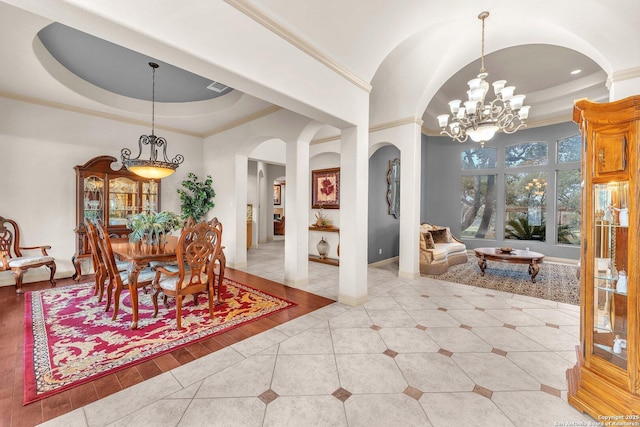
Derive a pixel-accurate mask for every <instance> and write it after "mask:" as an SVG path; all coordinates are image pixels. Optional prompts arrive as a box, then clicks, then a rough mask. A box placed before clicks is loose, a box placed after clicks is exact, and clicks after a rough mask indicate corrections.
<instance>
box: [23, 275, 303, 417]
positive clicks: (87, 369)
mask: <svg viewBox="0 0 640 427" xmlns="http://www.w3.org/2000/svg"><path fill="white" fill-rule="evenodd" d="M93 287H94V284H93V283H86V284H82V285H76V286H68V287H59V288H51V289H46V290H42V291H33V292H28V293H26V294H25V297H26V298H25V304H26V306H25V321H24V325H25V331H24V404H25V405H26V404H28V403H31V402H34V401H36V400H39V399H43V398H45V397H47V396H50V395H52V394H55V393H59V392H61V391H63V390H67V389H69V388H72V387H75V386H77V385H80V384H82V383H85V382H88V381H92V380H95V379H96V378H99V377H101V376H104V375H107V374H110V373H113V372H114V371H117V370H121V369H124V368H127V367H129V366H131V365H134V364H137V363H141V362H144V361H145V360H148V359H150V358H152V357H156V356H159V355H161V354H163V353H167V352H170V351H173V350H175V349H177V348H179V347H183V346H186V345H188V344H192V343H194V342H197V341H200V340H203V339H206V338H209V337H211V336H213V335H215V334H219V333H222V332H226V331H228V330H230V329H232V328H235V327H238V326H240V325H243V324H246V323H248V322H252V321H255V320H257V319H260V318H263V317H265V316H267V315H269V314H273V313H275V312H278V311H281V310H284V309H287V308H290V307H294V306H295V305H297V304H295V303H292V302H290V301H286V300H283V299H280V298H277V297H274V296H273V295H269V294H267V293H265V292H262V291H259V290H257V289H254V288H251V287H249V286H247V285H243V284H241V283H238V282H235V281H233V280H229V279H225V283H224V285H223V286H222V292H221V294H222V298H221V300H222V303H221V304H218V305H216V306H215V313H214V314H215V318H214V319H213V321H212V322H211V321H209V305H208V302H207V301H206V297H205V296H200V298H199V303H200V304H199V305H198V306H197V307H194V306H193V298H191V297H188V298H186V299H185V301H184V303H183V309H182V316H183V319H182V326H183V328H185V329H184V330H183V331H178V330H177V329H176V321H175V307H174V306H173V305H170V307H169V309H166V308H165V307H164V306H163V305H162V302H161V301H160V310H159V313H158V317H157V318H155V319H154V318H153V317H152V315H153V302H152V300H151V295H150V294H144V293H142V292H141V293H140V298H139V322H138V325H139V327H138V329H136V330H133V331H132V330H130V329H129V326H130V324H131V315H132V312H131V304H130V302H131V301H130V298H129V293H128V292H123V296H124V297H123V298H122V302H121V304H120V312H119V315H118V318H117V320H116V321H112V320H111V316H112V315H113V304H112V306H111V310H110V312H109V313H105V311H104V307H105V300H106V298H105V300H103V301H102V302H101V303H99V302H98V300H97V297H94V296H93ZM169 303H170V304H174V303H175V300H174V299H173V298H169Z"/></svg>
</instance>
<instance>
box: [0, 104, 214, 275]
mask: <svg viewBox="0 0 640 427" xmlns="http://www.w3.org/2000/svg"><path fill="white" fill-rule="evenodd" d="M149 131H150V127H149V128H144V127H141V126H136V125H131V124H127V123H121V122H117V121H114V120H108V119H104V118H100V117H94V116H89V115H86V114H80V113H75V112H70V111H64V110H61V109H53V108H49V107H46V106H41V105H36V104H30V103H26V102H21V101H16V100H11V99H7V98H2V97H0V162H1V164H2V167H1V168H0V183H2V186H1V187H0V216H4V217H7V218H12V219H15V220H16V221H17V222H18V224H19V225H20V227H21V244H22V246H31V245H44V244H48V245H51V247H52V248H51V250H50V251H49V253H50V255H52V256H53V257H55V258H56V264H57V273H56V277H58V278H61V277H69V276H71V275H72V274H73V271H74V269H73V266H72V263H71V257H72V256H73V254H74V253H75V233H74V231H73V230H74V229H75V227H76V214H75V206H76V188H75V179H76V178H75V171H74V169H73V167H74V166H76V165H80V164H84V163H85V162H87V161H88V160H89V159H91V158H93V157H96V156H100V155H110V156H113V157H116V158H119V157H120V150H121V149H122V148H124V147H129V148H131V149H132V151H135V150H137V141H138V138H139V137H140V135H141V134H147V133H149ZM156 133H157V134H159V136H163V137H165V138H166V139H167V141H168V153H169V154H170V155H171V156H173V155H176V154H178V153H180V154H182V155H184V157H185V162H184V163H183V164H182V165H181V166H180V167H179V168H178V170H177V172H176V173H175V174H173V175H172V176H170V177H168V178H165V179H163V180H162V195H161V197H162V209H163V210H171V211H174V212H176V213H179V212H180V199H179V196H178V195H177V193H176V189H177V188H178V187H179V186H180V182H181V181H182V180H183V179H185V178H186V175H187V173H189V172H194V173H196V174H198V175H201V174H202V140H201V139H200V138H194V137H191V136H185V135H179V134H172V133H170V132H164V131H162V130H161V129H156ZM143 155H144V154H143ZM216 184H221V183H216V182H214V188H215V185H216ZM46 278H48V274H47V271H46V270H45V269H44V268H42V269H38V271H31V272H28V273H26V274H25V283H28V282H33V281H36V280H42V279H46ZM7 284H10V285H13V284H14V281H13V277H12V276H11V274H10V273H9V272H0V285H7Z"/></svg>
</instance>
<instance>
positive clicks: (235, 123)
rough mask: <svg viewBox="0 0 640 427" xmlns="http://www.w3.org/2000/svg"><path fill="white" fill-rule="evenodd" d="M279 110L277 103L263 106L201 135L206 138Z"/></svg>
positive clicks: (280, 108)
mask: <svg viewBox="0 0 640 427" xmlns="http://www.w3.org/2000/svg"><path fill="white" fill-rule="evenodd" d="M280 110H282V107H278V106H277V105H272V106H270V107H267V108H265V109H263V110H260V111H256V112H255V113H252V114H249V115H248V116H244V117H241V118H239V119H237V120H232V121H230V122H228V123H225V124H224V125H222V126H219V127H217V128H215V129H213V130H211V131H209V132H207V133H206V134H204V135H203V137H204V138H207V137H210V136H213V135H216V134H219V133H222V132H225V131H228V130H229V129H233V128H235V127H237V126H241V125H243V124H245V123H249V122H252V121H254V120H257V119H259V118H261V117H264V116H268V115H269V114H273V113H275V112H277V111H280Z"/></svg>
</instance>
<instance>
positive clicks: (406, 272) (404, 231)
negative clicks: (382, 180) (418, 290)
mask: <svg viewBox="0 0 640 427" xmlns="http://www.w3.org/2000/svg"><path fill="white" fill-rule="evenodd" d="M401 135H402V139H401V140H400V141H399V142H400V143H399V144H398V145H399V148H400V265H399V268H398V276H400V277H403V278H407V279H415V278H417V277H419V276H420V236H419V234H418V230H419V228H420V183H421V170H422V168H421V161H422V158H421V153H422V136H421V132H420V124H419V123H411V124H408V125H405V126H404V127H403V129H402V132H401ZM444 191H447V190H446V189H444Z"/></svg>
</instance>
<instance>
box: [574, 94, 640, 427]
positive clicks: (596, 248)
mask: <svg viewBox="0 0 640 427" xmlns="http://www.w3.org/2000/svg"><path fill="white" fill-rule="evenodd" d="M573 119H574V121H575V122H577V123H578V124H579V125H580V128H581V131H582V140H583V158H582V179H583V185H584V186H583V191H582V231H581V233H582V235H581V239H582V251H581V252H582V254H581V260H580V281H581V283H580V310H581V316H580V317H581V322H580V323H581V326H580V342H581V345H580V346H579V347H578V348H577V356H578V362H577V364H576V366H575V367H573V368H572V369H569V370H568V371H567V380H568V389H569V402H570V403H571V404H572V405H573V406H575V407H576V408H578V409H580V410H581V411H584V412H586V413H588V414H589V415H591V416H592V417H594V418H595V419H596V420H614V419H615V420H617V421H625V422H632V423H637V422H639V421H640V336H639V330H638V321H639V320H640V319H639V318H638V316H639V314H640V313H639V311H640V299H639V298H640V295H639V294H638V287H637V286H636V285H637V283H638V275H639V273H640V270H639V268H638V255H639V251H638V244H637V240H636V238H634V237H632V236H638V232H639V230H638V225H639V224H640V221H639V220H638V218H639V216H638V215H639V213H638V202H639V200H638V197H639V194H640V182H639V181H638V178H639V176H640V171H638V166H639V161H638V160H639V159H638V156H639V155H640V153H639V152H638V145H639V143H640V96H635V97H630V98H626V99H623V100H620V101H614V102H610V103H604V104H598V103H594V102H590V101H588V100H579V101H576V103H575V107H574V112H573ZM602 417H609V418H602ZM611 417H619V418H611ZM629 425H631V424H629ZM633 425H635V424H633Z"/></svg>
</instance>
